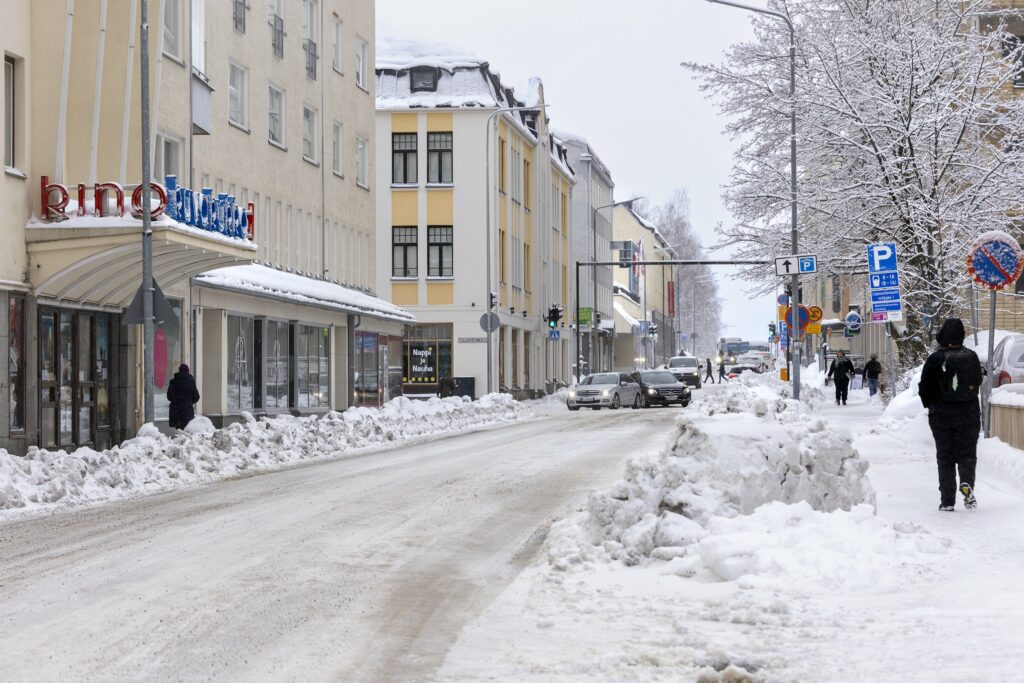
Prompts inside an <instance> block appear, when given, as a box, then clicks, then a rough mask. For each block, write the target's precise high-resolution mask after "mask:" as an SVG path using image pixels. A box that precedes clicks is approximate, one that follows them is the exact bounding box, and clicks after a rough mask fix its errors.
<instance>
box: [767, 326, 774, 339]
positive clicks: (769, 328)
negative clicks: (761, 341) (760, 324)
mask: <svg viewBox="0 0 1024 683" xmlns="http://www.w3.org/2000/svg"><path fill="white" fill-rule="evenodd" d="M768 335H769V336H771V337H774V336H775V323H768Z"/></svg>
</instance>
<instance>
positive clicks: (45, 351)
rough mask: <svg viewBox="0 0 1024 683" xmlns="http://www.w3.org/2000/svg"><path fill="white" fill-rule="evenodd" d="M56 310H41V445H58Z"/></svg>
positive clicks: (45, 446) (50, 446)
mask: <svg viewBox="0 0 1024 683" xmlns="http://www.w3.org/2000/svg"><path fill="white" fill-rule="evenodd" d="M57 368H58V363H57V311H53V310H49V309H46V310H44V309H40V311H39V445H40V446H42V447H43V448H56V447H57V390H58V388H59V386H60V384H59V382H58V377H57Z"/></svg>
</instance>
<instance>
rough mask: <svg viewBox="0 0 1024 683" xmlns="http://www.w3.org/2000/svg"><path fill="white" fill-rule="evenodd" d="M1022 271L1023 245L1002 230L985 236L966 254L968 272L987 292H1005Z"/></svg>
mask: <svg viewBox="0 0 1024 683" xmlns="http://www.w3.org/2000/svg"><path fill="white" fill-rule="evenodd" d="M1022 270H1024V253H1021V249H1020V244H1018V243H1017V240H1015V239H1014V238H1013V237H1011V236H1010V235H1009V234H1007V233H1005V232H1003V231H1002V230H993V231H992V232H986V233H985V234H983V235H982V236H981V237H979V238H978V239H977V240H976V241H975V242H974V246H972V247H971V251H970V252H969V253H968V254H967V272H968V273H970V274H971V278H972V279H973V280H974V281H975V282H976V283H978V284H979V285H981V286H982V287H985V288H987V289H1002V288H1003V287H1006V286H1007V285H1011V284H1013V283H1015V282H1016V281H1017V278H1019V277H1020V274H1021V271H1022Z"/></svg>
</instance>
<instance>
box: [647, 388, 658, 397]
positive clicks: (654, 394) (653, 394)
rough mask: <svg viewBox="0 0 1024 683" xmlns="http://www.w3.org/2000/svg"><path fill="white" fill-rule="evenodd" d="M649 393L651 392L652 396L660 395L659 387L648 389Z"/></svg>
mask: <svg viewBox="0 0 1024 683" xmlns="http://www.w3.org/2000/svg"><path fill="white" fill-rule="evenodd" d="M647 393H648V394H650V395H651V396H657V395H658V390H657V389H648V390H647Z"/></svg>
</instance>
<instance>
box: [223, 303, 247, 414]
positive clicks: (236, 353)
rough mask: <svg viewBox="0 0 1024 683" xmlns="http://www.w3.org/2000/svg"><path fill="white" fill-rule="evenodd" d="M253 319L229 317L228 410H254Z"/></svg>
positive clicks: (236, 316)
mask: <svg viewBox="0 0 1024 683" xmlns="http://www.w3.org/2000/svg"><path fill="white" fill-rule="evenodd" d="M252 333H253V319H252V318H249V317H246V316H239V315H229V316H228V337H227V344H228V410H229V411H231V412H235V413H237V412H240V411H243V410H252V409H253V334H252Z"/></svg>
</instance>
